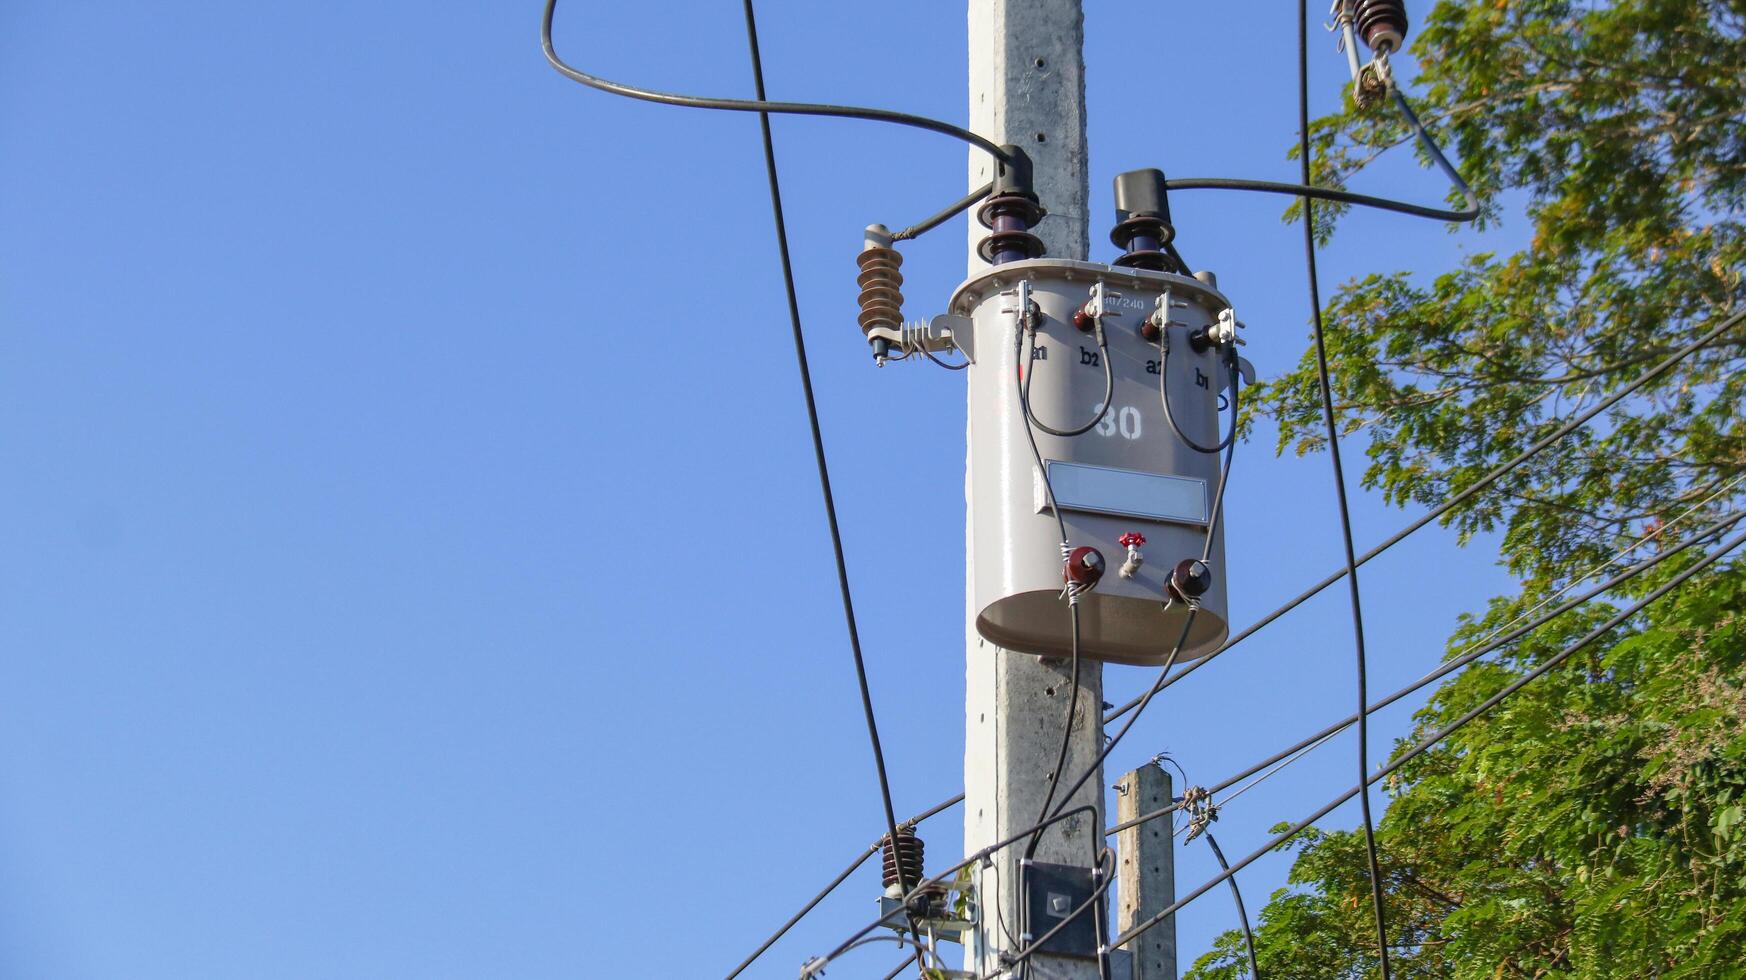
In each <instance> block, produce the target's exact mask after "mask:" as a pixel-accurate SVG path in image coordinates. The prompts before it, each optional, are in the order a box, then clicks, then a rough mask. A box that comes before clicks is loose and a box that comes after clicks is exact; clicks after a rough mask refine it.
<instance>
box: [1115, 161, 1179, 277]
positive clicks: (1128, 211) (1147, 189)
mask: <svg viewBox="0 0 1746 980" xmlns="http://www.w3.org/2000/svg"><path fill="white" fill-rule="evenodd" d="M1115 206H1116V226H1115V227H1114V228H1112V229H1110V233H1109V240H1110V241H1111V242H1112V243H1114V245H1115V247H1116V248H1119V249H1121V250H1122V254H1121V257H1120V258H1117V259H1116V260H1115V264H1116V265H1119V266H1126V267H1128V268H1133V269H1151V270H1153V271H1155V272H1162V271H1164V270H1165V268H1167V267H1168V265H1169V256H1167V255H1165V254H1164V252H1163V248H1164V246H1166V245H1168V244H1170V241H1171V240H1172V239H1174V238H1175V237H1176V229H1175V227H1174V226H1172V225H1171V224H1170V199H1169V198H1168V197H1167V196H1166V195H1165V190H1164V173H1163V171H1160V170H1130V171H1128V172H1127V173H1125V174H1117V175H1116V179H1115Z"/></svg>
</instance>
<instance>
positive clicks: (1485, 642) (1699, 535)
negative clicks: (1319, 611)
mask: <svg viewBox="0 0 1746 980" xmlns="http://www.w3.org/2000/svg"><path fill="white" fill-rule="evenodd" d="M1742 481H1746V474H1742V475H1740V476H1737V477H1735V478H1734V479H1732V480H1729V481H1728V482H1727V483H1726V484H1724V485H1723V486H1722V487H1720V488H1718V489H1717V490H1715V491H1714V492H1713V493H1711V494H1710V495H1709V496H1708V497H1706V498H1704V499H1703V500H1700V501H1698V502H1697V503H1695V504H1693V505H1692V506H1690V507H1688V508H1687V509H1686V510H1685V511H1684V512H1682V513H1680V514H1679V515H1677V516H1675V517H1673V518H1671V519H1670V520H1668V521H1667V522H1666V523H1664V524H1662V525H1660V526H1659V527H1657V528H1656V529H1655V530H1654V531H1651V532H1650V533H1648V534H1645V535H1643V536H1642V537H1639V538H1637V539H1636V540H1635V541H1633V542H1632V543H1630V544H1629V545H1627V546H1626V547H1625V548H1624V549H1623V550H1621V551H1619V552H1618V553H1617V554H1615V555H1613V556H1612V557H1611V558H1608V559H1607V560H1606V561H1603V562H1601V563H1600V564H1598V565H1596V566H1594V567H1593V568H1590V569H1589V570H1588V571H1586V572H1583V573H1582V574H1581V575H1578V576H1576V577H1575V578H1573V579H1571V580H1570V581H1569V582H1568V583H1566V584H1565V585H1564V586H1563V587H1562V588H1560V589H1559V590H1557V591H1556V592H1554V593H1552V594H1550V595H1548V596H1546V597H1545V598H1543V599H1541V600H1540V601H1539V602H1537V603H1535V604H1534V605H1532V606H1530V607H1528V608H1527V609H1525V610H1523V611H1522V612H1520V613H1518V614H1517V615H1516V616H1515V617H1514V618H1512V619H1511V620H1509V621H1508V622H1505V623H1504V624H1502V625H1500V626H1499V627H1497V628H1496V629H1494V630H1492V631H1491V632H1490V633H1488V634H1486V635H1485V636H1484V637H1481V638H1479V639H1477V640H1474V641H1473V642H1471V643H1469V644H1467V645H1466V646H1465V647H1463V648H1462V651H1461V653H1460V654H1457V655H1456V656H1454V657H1452V658H1450V660H1449V661H1448V662H1446V663H1444V664H1443V665H1442V666H1440V667H1438V668H1436V669H1435V670H1432V671H1431V672H1430V673H1428V674H1426V675H1425V676H1423V677H1421V678H1419V679H1418V680H1417V681H1414V682H1413V683H1412V684H1409V685H1407V686H1406V687H1404V688H1402V689H1400V690H1399V691H1396V692H1394V693H1393V694H1390V695H1389V696H1388V697H1386V698H1383V699H1382V700H1380V701H1377V702H1375V703H1373V704H1371V705H1370V707H1369V708H1368V710H1367V713H1368V714H1375V713H1376V712H1378V711H1381V710H1382V709H1383V708H1386V707H1388V706H1389V705H1391V704H1393V703H1395V702H1396V701H1399V700H1400V699H1401V698H1404V697H1406V696H1407V695H1409V694H1412V693H1414V692H1416V691H1419V690H1422V689H1423V688H1425V687H1427V686H1429V685H1430V684H1432V683H1434V682H1436V681H1438V680H1441V679H1442V678H1444V677H1447V676H1448V675H1449V674H1450V673H1453V672H1454V671H1455V670H1457V669H1459V668H1461V667H1465V666H1466V665H1468V664H1470V663H1472V662H1473V661H1474V660H1476V659H1478V658H1479V657H1480V656H1483V655H1485V654H1487V653H1490V652H1492V651H1493V650H1496V649H1498V648H1499V647H1501V646H1505V645H1507V644H1509V643H1512V642H1514V641H1515V640H1517V639H1519V638H1520V637H1521V636H1523V635H1525V634H1526V633H1527V632H1531V631H1532V630H1535V629H1538V628H1539V627H1541V626H1543V625H1545V624H1546V623H1547V622H1549V621H1550V620H1551V619H1553V618H1556V617H1557V616H1560V615H1563V614H1564V613H1566V612H1569V611H1570V610H1571V609H1574V608H1576V607H1577V606H1580V605H1582V604H1583V603H1586V602H1588V601H1590V600H1592V599H1594V598H1595V597H1596V596H1599V595H1602V594H1604V593H1606V592H1610V591H1612V589H1614V588H1616V587H1617V586H1618V585H1620V584H1623V583H1624V582H1627V581H1629V580H1631V579H1633V578H1636V577H1637V576H1639V575H1642V574H1643V573H1644V572H1647V571H1649V570H1650V569H1652V568H1654V567H1655V566H1656V565H1659V564H1661V563H1662V562H1664V561H1666V560H1668V559H1670V558H1672V557H1673V556H1674V555H1677V554H1679V553H1680V552H1683V551H1685V550H1686V549H1687V548H1690V547H1692V546H1693V545H1695V544H1697V543H1699V542H1701V541H1704V540H1706V539H1708V538H1710V537H1713V536H1714V535H1716V534H1717V533H1718V532H1720V531H1725V530H1727V529H1728V528H1730V527H1733V526H1734V525H1735V524H1736V523H1738V522H1739V521H1740V520H1741V519H1742V518H1743V517H1746V512H1741V513H1735V514H1730V515H1725V516H1723V517H1722V519H1720V520H1718V521H1716V522H1715V523H1714V524H1711V525H1710V526H1708V527H1706V528H1704V529H1702V530H1700V531H1698V532H1696V533H1694V534H1693V535H1691V536H1690V537H1689V538H1688V539H1687V540H1686V541H1684V542H1683V543H1681V544H1679V545H1677V546H1675V547H1673V548H1672V549H1668V550H1664V551H1663V552H1662V553H1661V554H1659V555H1657V556H1656V557H1655V558H1654V559H1652V560H1650V561H1647V562H1644V563H1642V564H1641V565H1638V566H1634V567H1633V568H1632V569H1629V570H1627V571H1626V572H1624V573H1622V574H1620V575H1618V576H1615V577H1613V578H1612V579H1611V580H1609V581H1608V582H1606V583H1603V584H1602V585H1601V586H1599V587H1597V588H1595V589H1592V590H1590V591H1589V592H1587V593H1585V594H1584V595H1583V596H1581V597H1580V598H1578V599H1577V600H1575V601H1574V602H1570V603H1566V604H1564V605H1561V606H1559V608H1558V609H1556V610H1554V611H1553V612H1552V613H1550V614H1548V615H1547V616H1543V617H1541V618H1540V619H1537V620H1535V621H1534V622H1533V623H1532V624H1531V625H1530V626H1529V627H1527V629H1526V630H1520V631H1514V632H1511V633H1510V635H1509V636H1508V637H1505V639H1504V640H1502V641H1500V642H1499V643H1492V642H1491V641H1493V640H1496V639H1497V638H1498V637H1500V636H1504V634H1505V633H1506V632H1509V631H1511V630H1512V628H1513V627H1514V626H1516V625H1517V624H1518V623H1521V622H1523V621H1524V620H1526V619H1528V618H1529V617H1530V616H1532V615H1533V614H1534V613H1536V612H1539V611H1540V610H1541V609H1544V608H1545V607H1546V606H1548V605H1550V604H1552V603H1553V602H1556V601H1557V600H1558V599H1559V598H1561V597H1563V596H1565V595H1568V594H1569V593H1570V592H1571V591H1572V590H1573V589H1575V588H1576V587H1577V586H1578V585H1580V584H1581V583H1582V582H1585V581H1587V580H1588V579H1590V578H1593V577H1594V576H1595V575H1596V574H1598V573H1600V572H1601V571H1603V570H1605V569H1606V568H1609V567H1611V566H1613V565H1615V564H1618V562H1619V561H1620V560H1622V559H1623V558H1625V557H1626V556H1627V555H1629V554H1630V553H1631V552H1633V551H1636V550H1637V549H1638V548H1641V547H1642V546H1643V545H1645V544H1648V543H1649V542H1651V541H1665V540H1666V537H1667V531H1668V530H1670V529H1671V528H1673V527H1674V526H1676V525H1678V524H1679V523H1681V522H1682V521H1683V520H1684V519H1685V518H1686V517H1688V516H1690V515H1692V514H1694V513H1696V512H1697V511H1698V510H1700V509H1701V508H1702V507H1703V506H1705V505H1706V504H1708V503H1710V502H1711V501H1714V500H1716V499H1718V498H1720V497H1721V496H1722V495H1723V494H1725V493H1727V492H1728V491H1729V490H1730V489H1733V488H1734V487H1736V486H1738V485H1739V484H1740V483H1741V482H1742ZM1480 647H1484V649H1482V650H1481V649H1479V648H1480ZM1476 651H1477V652H1476ZM1355 721H1357V716H1356V715H1353V716H1351V717H1350V718H1348V719H1346V721H1344V722H1342V723H1340V724H1338V725H1336V726H1330V727H1329V728H1327V729H1324V730H1323V731H1322V732H1321V733H1318V734H1317V735H1312V736H1310V737H1309V738H1308V739H1305V740H1303V741H1301V742H1299V743H1297V744H1296V745H1293V746H1292V747H1290V748H1288V749H1285V750H1283V751H1282V752H1281V753H1279V754H1278V755H1275V756H1274V757H1272V758H1270V759H1268V760H1267V761H1264V762H1262V763H1261V764H1260V765H1258V766H1255V767H1251V768H1250V769H1247V770H1244V771H1243V772H1241V773H1238V774H1237V776H1236V777H1234V778H1233V779H1231V780H1229V781H1228V782H1227V783H1225V784H1223V785H1220V786H1219V787H1217V788H1215V790H1214V792H1217V790H1219V789H1224V788H1225V787H1226V786H1228V785H1229V784H1230V783H1233V782H1236V781H1238V780H1242V779H1245V778H1248V777H1249V776H1251V775H1253V774H1254V773H1255V772H1256V771H1257V770H1258V769H1262V768H1266V767H1267V766H1269V765H1272V766H1273V768H1272V769H1268V770H1267V771H1266V772H1265V773H1262V774H1261V775H1260V776H1259V777H1257V778H1255V779H1254V780H1253V781H1251V782H1249V783H1247V784H1245V785H1244V786H1242V787H1240V788H1238V789H1237V790H1236V791H1235V792H1233V793H1231V795H1229V796H1227V797H1225V798H1224V799H1222V800H1220V801H1218V803H1217V804H1216V805H1218V806H1223V805H1225V804H1226V803H1229V802H1231V801H1232V800H1234V799H1236V798H1237V797H1239V796H1242V795H1243V794H1244V793H1247V792H1249V791H1250V790H1252V789H1254V788H1255V787H1256V786H1259V785H1260V784H1262V783H1264V782H1266V781H1267V780H1269V779H1271V778H1273V777H1274V776H1275V775H1278V774H1279V773H1280V772H1281V771H1283V770H1284V769H1286V768H1288V767H1290V766H1291V765H1293V764H1295V763H1296V762H1298V761H1299V760H1301V759H1303V758H1304V757H1305V756H1307V755H1309V754H1310V753H1312V752H1314V751H1315V750H1316V749H1318V748H1321V747H1322V746H1323V745H1326V744H1327V743H1328V742H1329V741H1331V740H1332V739H1333V738H1334V736H1336V735H1338V734H1339V733H1340V732H1343V731H1345V730H1346V729H1347V728H1350V727H1351V726H1352V724H1353V723H1354V722H1355ZM1280 756H1285V758H1283V759H1281V758H1280ZM1275 763H1277V764H1276V765H1275ZM1114 832H1115V831H1114V830H1113V829H1112V830H1110V831H1109V833H1114Z"/></svg>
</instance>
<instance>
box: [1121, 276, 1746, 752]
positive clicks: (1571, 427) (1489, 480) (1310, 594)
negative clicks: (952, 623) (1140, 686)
mask: <svg viewBox="0 0 1746 980" xmlns="http://www.w3.org/2000/svg"><path fill="white" fill-rule="evenodd" d="M1743 319H1746V309H1743V310H1739V311H1737V312H1735V313H1732V314H1730V315H1729V316H1727V317H1726V318H1724V319H1723V320H1721V321H1720V322H1719V323H1717V324H1716V325H1715V326H1714V327H1712V328H1710V329H1709V330H1707V331H1705V332H1704V333H1703V334H1702V335H1701V336H1699V337H1698V338H1697V339H1696V340H1693V341H1691V342H1690V343H1688V344H1686V345H1685V346H1684V347H1681V348H1679V349H1678V350H1676V351H1674V352H1673V353H1671V354H1669V355H1668V356H1667V357H1666V358H1664V359H1663V360H1661V361H1660V362H1658V363H1657V364H1656V365H1655V366H1654V367H1652V368H1650V369H1649V370H1647V371H1645V372H1643V373H1642V374H1640V375H1638V376H1637V378H1636V379H1635V380H1633V381H1632V382H1630V383H1629V384H1627V385H1625V386H1624V387H1623V388H1620V389H1619V390H1618V391H1615V392H1613V393H1612V394H1611V395H1608V396H1607V397H1605V398H1603V399H1601V400H1600V401H1598V402H1596V403H1595V404H1593V405H1591V406H1589V407H1588V408H1587V409H1585V410H1583V411H1582V412H1579V413H1577V414H1576V415H1574V416H1572V417H1571V418H1570V419H1569V420H1568V421H1566V422H1565V423H1564V424H1563V425H1560V426H1559V427H1558V428H1557V429H1555V430H1553V431H1552V432H1550V433H1548V434H1547V435H1545V436H1543V437H1541V438H1540V439H1539V440H1538V441H1537V442H1535V443H1534V444H1533V445H1532V446H1529V447H1528V448H1527V449H1524V450H1522V451H1521V452H1520V453H1517V454H1516V455H1515V456H1514V457H1512V458H1510V459H1509V460H1507V461H1505V462H1503V463H1499V464H1498V465H1497V466H1496V467H1494V468H1493V469H1492V470H1491V472H1489V473H1487V474H1485V475H1484V476H1482V477H1480V478H1479V479H1477V480H1475V481H1473V482H1472V483H1470V484H1468V485H1467V486H1466V487H1465V488H1463V489H1462V490H1461V491H1460V492H1459V493H1456V494H1455V495H1454V496H1452V497H1450V498H1449V499H1447V500H1445V501H1443V502H1442V503H1440V504H1438V505H1437V506H1436V507H1434V508H1432V509H1431V510H1430V511H1429V512H1427V513H1426V514H1425V515H1424V516H1422V517H1419V518H1418V519H1417V520H1414V521H1412V522H1411V523H1409V524H1407V525H1406V526H1405V527H1403V528H1401V529H1400V530H1398V531H1396V532H1395V533H1393V534H1391V535H1389V536H1388V538H1386V539H1385V540H1383V542H1382V543H1381V544H1378V545H1377V546H1375V547H1374V548H1371V549H1370V550H1369V551H1366V552H1365V553H1363V554H1362V555H1359V556H1358V564H1359V565H1363V564H1364V563H1365V562H1368V561H1370V560H1371V559H1372V558H1375V557H1376V556H1378V555H1380V554H1382V553H1383V552H1385V551H1387V550H1388V549H1390V548H1392V547H1394V546H1395V545H1397V544H1400V543H1401V542H1402V541H1404V540H1406V539H1407V537H1408V536H1410V535H1412V534H1413V533H1414V532H1416V531H1418V530H1419V529H1421V528H1423V527H1424V526H1425V525H1427V524H1430V523H1431V522H1433V521H1435V520H1437V519H1438V518H1441V517H1442V516H1443V515H1444V514H1447V513H1449V512H1450V511H1452V510H1454V509H1455V508H1457V507H1459V506H1461V505H1462V504H1464V503H1466V502H1467V501H1468V500H1469V499H1470V498H1472V497H1473V496H1475V495H1476V494H1478V493H1479V492H1480V491H1482V490H1484V489H1485V488H1486V487H1489V486H1491V485H1492V484H1493V483H1496V482H1497V481H1498V480H1500V479H1502V478H1503V477H1504V476H1507V475H1508V474H1509V473H1510V472H1511V471H1512V470H1514V469H1515V468H1516V467H1518V466H1520V465H1522V464H1523V463H1525V462H1527V461H1528V460H1530V459H1532V458H1533V457H1535V456H1537V455H1539V454H1540V453H1541V452H1542V451H1544V450H1545V449H1546V447H1548V446H1550V445H1552V444H1553V443H1555V442H1557V441H1559V440H1560V439H1563V438H1564V437H1565V436H1567V435H1569V434H1570V433H1572V432H1575V431H1576V430H1577V429H1579V428H1581V427H1582V426H1583V425H1585V424H1587V423H1588V421H1589V420H1590V419H1592V418H1594V417H1595V416H1597V415H1599V414H1601V413H1602V412H1604V411H1606V410H1607V409H1609V408H1612V407H1613V406H1614V405H1617V404H1618V403H1619V402H1621V401H1623V400H1624V399H1626V398H1628V397H1630V396H1631V395H1632V394H1634V393H1635V392H1636V391H1637V390H1638V389H1640V388H1642V387H1643V386H1644V385H1646V384H1648V383H1649V382H1651V381H1653V380H1655V379H1656V378H1658V377H1660V376H1661V375H1663V374H1665V373H1666V372H1667V371H1668V369H1670V368H1672V367H1673V366H1674V365H1675V364H1678V363H1679V362H1680V361H1682V360H1684V359H1685V358H1686V357H1687V356H1689V355H1691V354H1692V353H1694V352H1696V351H1698V350H1701V349H1703V348H1705V347H1708V346H1709V345H1710V344H1712V343H1714V342H1715V341H1716V339H1717V338H1719V337H1721V336H1722V334H1724V333H1727V332H1728V330H1730V329H1731V328H1733V327H1734V326H1735V325H1737V324H1738V323H1740V321H1741V320H1743ZM1345 577H1346V569H1345V568H1343V567H1342V568H1339V569H1336V570H1335V571H1332V572H1329V573H1328V575H1327V576H1326V577H1324V578H1323V579H1322V580H1321V581H1320V582H1317V583H1316V584H1315V585H1312V586H1310V587H1309V588H1308V589H1305V590H1304V591H1302V592H1300V593H1298V594H1297V596H1296V597H1294V598H1292V599H1290V600H1289V601H1287V602H1285V603H1284V604H1283V605H1280V606H1279V607H1277V608H1275V609H1274V610H1273V611H1272V612H1270V613H1268V614H1267V615H1265V616H1262V617H1261V618H1260V619H1258V620H1256V621H1255V622H1253V623H1251V624H1249V625H1248V626H1246V627H1244V628H1243V630H1242V631H1241V632H1239V633H1237V635H1235V636H1233V637H1231V638H1230V639H1228V640H1226V641H1225V642H1224V644H1223V645H1221V646H1220V647H1219V648H1218V649H1217V650H1214V651H1213V652H1212V653H1210V654H1207V655H1206V656H1205V657H1202V658H1201V659H1199V660H1196V661H1195V662H1194V663H1191V664H1189V665H1188V666H1186V667H1184V668H1183V669H1182V670H1181V671H1180V672H1179V673H1177V674H1176V675H1175V676H1173V677H1171V678H1169V679H1168V680H1166V681H1164V682H1163V685H1162V686H1163V687H1169V686H1170V685H1172V684H1174V683H1176V682H1177V681H1179V680H1181V679H1182V678H1184V677H1187V676H1188V675H1189V674H1192V673H1194V672H1195V671H1196V670H1199V669H1200V668H1202V667H1204V666H1206V665H1207V664H1209V663H1211V662H1212V661H1213V660H1214V659H1215V658H1217V657H1218V656H1219V655H1220V654H1222V653H1224V652H1225V651H1227V650H1229V649H1231V648H1232V647H1234V646H1236V645H1237V644H1239V643H1241V642H1243V641H1244V640H1246V639H1248V638H1249V637H1251V636H1254V635H1255V634H1256V633H1258V632H1260V631H1261V630H1262V629H1264V628H1265V627H1267V626H1268V625H1269V624H1271V623H1273V622H1274V621H1275V620H1277V619H1279V618H1280V617H1281V616H1284V615H1285V614H1286V613H1288V612H1291V611H1292V610H1293V609H1296V608H1297V607H1298V606H1301V605H1303V604H1304V603H1305V602H1308V601H1309V600H1310V599H1312V598H1314V597H1315V596H1317V595H1320V594H1321V592H1322V590H1323V589H1326V588H1327V587H1328V586H1330V585H1333V584H1334V583H1335V582H1338V581H1340V580H1341V579H1342V578H1345ZM1144 701H1145V696H1141V697H1137V698H1134V699H1133V700H1131V701H1129V702H1128V703H1127V704H1124V705H1122V706H1121V707H1119V708H1116V709H1114V710H1113V711H1110V712H1108V713H1106V714H1105V715H1104V716H1103V721H1104V724H1106V725H1107V724H1108V723H1110V722H1112V721H1114V720H1115V719H1117V718H1120V717H1121V716H1122V715H1125V714H1127V713H1128V712H1130V711H1132V710H1134V708H1135V707H1136V706H1138V705H1140V704H1141V703H1143V702H1144Z"/></svg>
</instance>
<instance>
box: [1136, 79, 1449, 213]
mask: <svg viewBox="0 0 1746 980" xmlns="http://www.w3.org/2000/svg"><path fill="white" fill-rule="evenodd" d="M1388 90H1389V94H1390V95H1392V96H1393V97H1394V104H1395V106H1396V107H1397V108H1399V109H1400V112H1401V115H1402V116H1403V117H1405V119H1406V122H1407V127H1408V128H1409V129H1411V130H1412V131H1413V135H1414V136H1417V137H1418V139H1419V144H1420V145H1421V146H1423V147H1424V148H1425V152H1426V153H1428V154H1430V157H1431V160H1432V162H1434V163H1436V165H1437V169H1439V170H1441V171H1443V176H1445V177H1447V178H1449V182H1450V183H1452V184H1454V185H1455V189H1456V190H1458V191H1460V192H1461V196H1462V197H1463V198H1465V199H1466V201H1467V205H1466V206H1465V207H1463V208H1461V209H1460V210H1457V211H1451V210H1447V209H1445V208H1431V207H1425V206H1424V205H1421V204H1408V203H1407V202H1405V201H1392V200H1389V199H1388V198H1385V197H1372V196H1370V195H1369V194H1354V193H1352V192H1351V191H1345V190H1340V189H1338V188H1333V187H1317V186H1315V185H1313V184H1311V183H1310V177H1309V159H1308V156H1307V155H1305V157H1304V159H1303V160H1301V161H1300V163H1302V165H1303V175H1304V176H1303V183H1301V184H1281V183H1278V182H1276V181H1271V180H1243V179H1240V178H1233V177H1184V178H1178V179H1176V180H1166V181H1165V182H1164V187H1165V188H1166V189H1167V190H1173V191H1195V190H1221V191H1259V192H1261V193H1264V194H1288V195H1290V196H1292V197H1303V198H1314V199H1315V200H1318V201H1333V202H1336V203H1339V204H1356V205H1358V206H1359V207H1365V208H1376V209H1377V210H1379V211H1393V212H1395V213H1397V214H1410V215H1413V216H1414V217H1418V218H1431V219H1434V220H1438V221H1472V220H1473V219H1475V218H1477V217H1479V212H1480V207H1479V199H1478V198H1476V197H1474V196H1473V188H1471V187H1469V186H1467V181H1466V179H1465V178H1463V177H1462V176H1461V172H1460V171H1459V170H1456V169H1455V167H1454V165H1453V164H1451V163H1450V162H1449V158H1448V157H1446V156H1444V155H1443V148H1442V147H1440V146H1438V145H1437V141H1436V140H1434V139H1432V138H1431V134H1430V133H1429V132H1427V131H1426V130H1425V126H1424V124H1423V123H1421V122H1419V117H1418V114H1417V113H1415V112H1413V107H1412V105H1411V104H1410V103H1408V102H1407V98H1406V95H1405V94H1404V93H1402V92H1401V90H1400V87H1399V86H1398V85H1395V84H1394V82H1393V80H1392V79H1391V80H1390V81H1389V86H1388ZM1305 205H1306V213H1307V205H1308V202H1307V201H1306V202H1305ZM1306 223H1307V218H1306Z"/></svg>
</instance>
